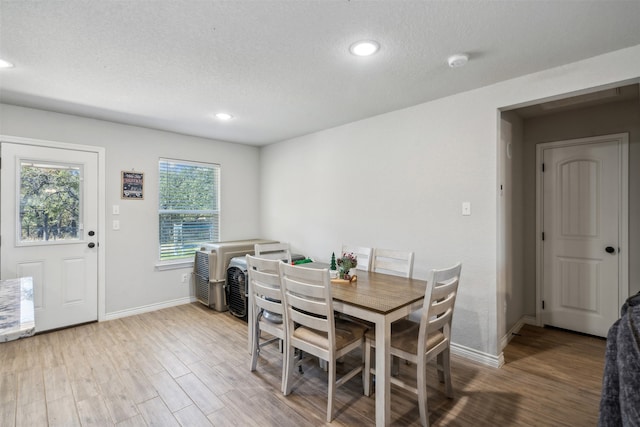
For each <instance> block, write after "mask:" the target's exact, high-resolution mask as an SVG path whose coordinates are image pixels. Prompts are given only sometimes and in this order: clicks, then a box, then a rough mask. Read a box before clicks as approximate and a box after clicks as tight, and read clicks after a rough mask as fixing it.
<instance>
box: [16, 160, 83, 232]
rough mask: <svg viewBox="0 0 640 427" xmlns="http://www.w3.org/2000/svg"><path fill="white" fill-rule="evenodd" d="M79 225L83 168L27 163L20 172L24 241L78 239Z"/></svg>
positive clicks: (21, 230) (21, 222)
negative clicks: (81, 171)
mask: <svg viewBox="0 0 640 427" xmlns="http://www.w3.org/2000/svg"><path fill="white" fill-rule="evenodd" d="M79 222H80V170H79V168H70V167H68V166H58V165H35V164H32V163H29V162H23V163H22V165H21V168H20V240H21V241H23V242H30V241H31V242H33V241H51V240H62V239H77V238H78V237H79V236H78V233H79V231H80V230H79V228H78V227H79Z"/></svg>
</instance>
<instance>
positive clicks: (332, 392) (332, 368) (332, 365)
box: [327, 360, 336, 423]
mask: <svg viewBox="0 0 640 427" xmlns="http://www.w3.org/2000/svg"><path fill="white" fill-rule="evenodd" d="M328 364H329V387H328V388H329V389H328V393H327V394H328V396H327V422H328V423H330V422H331V420H333V401H334V400H335V397H336V361H335V360H330V361H328Z"/></svg>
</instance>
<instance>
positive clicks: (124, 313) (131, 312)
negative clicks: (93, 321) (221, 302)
mask: <svg viewBox="0 0 640 427" xmlns="http://www.w3.org/2000/svg"><path fill="white" fill-rule="evenodd" d="M195 301H197V299H196V298H195V297H184V298H178V299H174V300H170V301H163V302H159V303H155V304H149V305H143V306H141V307H135V308H128V309H126V310H119V311H114V312H111V313H106V314H105V317H104V320H113V319H120V318H121V317H128V316H135V315H136V314H142V313H148V312H150V311H156V310H162V309H163V308H169V307H175V306H177V305H183V304H189V303H192V302H195Z"/></svg>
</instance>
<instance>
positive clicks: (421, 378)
mask: <svg viewBox="0 0 640 427" xmlns="http://www.w3.org/2000/svg"><path fill="white" fill-rule="evenodd" d="M416 367H417V375H416V376H417V380H418V384H417V386H418V408H419V410H420V424H422V425H423V426H424V427H429V411H428V407H427V369H426V363H425V362H424V360H420V359H418V363H416Z"/></svg>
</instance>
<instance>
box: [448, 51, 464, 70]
mask: <svg viewBox="0 0 640 427" xmlns="http://www.w3.org/2000/svg"><path fill="white" fill-rule="evenodd" d="M447 62H448V63H449V67H451V68H458V67H462V66H463V65H465V64H466V63H467V62H469V55H467V54H466V53H458V54H455V55H451V56H450V57H449V58H448V59H447Z"/></svg>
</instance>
